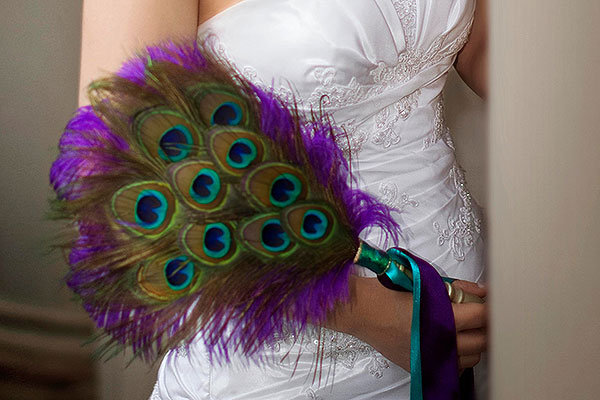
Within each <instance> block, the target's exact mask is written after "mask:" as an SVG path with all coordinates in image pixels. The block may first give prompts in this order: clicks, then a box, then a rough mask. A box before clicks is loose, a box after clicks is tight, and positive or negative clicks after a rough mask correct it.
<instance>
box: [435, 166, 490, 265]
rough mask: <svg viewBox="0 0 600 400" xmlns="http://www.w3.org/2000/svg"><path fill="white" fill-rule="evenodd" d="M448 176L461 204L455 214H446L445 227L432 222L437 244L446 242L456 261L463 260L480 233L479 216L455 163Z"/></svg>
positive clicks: (462, 174) (461, 172) (441, 244)
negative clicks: (452, 181) (451, 179)
mask: <svg viewBox="0 0 600 400" xmlns="http://www.w3.org/2000/svg"><path fill="white" fill-rule="evenodd" d="M450 177H451V178H453V180H454V186H455V187H456V190H457V192H458V195H459V196H460V198H461V200H462V202H463V206H462V207H460V208H459V210H458V213H457V215H450V216H448V220H447V226H446V227H445V228H442V226H441V224H440V223H439V222H437V221H436V222H434V223H433V228H434V230H435V231H436V232H437V234H438V245H440V246H443V245H445V244H448V246H449V247H450V250H451V251H452V255H453V256H454V258H455V259H456V261H464V260H465V254H466V252H467V250H468V249H469V248H471V247H473V245H474V244H475V240H476V239H477V237H478V236H479V234H480V233H481V218H480V217H479V216H478V213H477V209H476V205H474V204H473V199H472V197H471V194H470V193H469V191H468V190H467V186H466V180H465V173H464V171H463V170H462V169H461V168H460V166H459V165H458V164H457V163H456V164H455V165H454V166H453V167H452V169H451V170H450Z"/></svg>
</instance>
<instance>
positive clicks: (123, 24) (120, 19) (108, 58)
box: [79, 0, 198, 104]
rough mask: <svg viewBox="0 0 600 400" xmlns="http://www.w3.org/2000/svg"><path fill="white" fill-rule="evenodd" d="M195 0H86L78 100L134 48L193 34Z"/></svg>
mask: <svg viewBox="0 0 600 400" xmlns="http://www.w3.org/2000/svg"><path fill="white" fill-rule="evenodd" d="M197 26H198V0H177V1H176V2H172V1H164V0H85V1H84V3H83V24H82V38H81V72H80V79H79V104H85V103H87V100H86V96H85V93H86V89H87V86H88V85H89V84H90V82H91V81H92V80H94V79H96V78H99V77H100V76H102V75H104V74H106V73H108V72H110V71H115V70H116V69H117V68H118V67H119V65H120V64H121V63H122V62H123V60H125V59H126V58H127V56H129V55H131V54H132V53H133V52H134V51H135V50H136V49H139V48H141V47H143V45H147V44H151V43H156V42H159V41H161V40H164V39H167V38H177V37H193V36H194V35H195V33H196V29H197Z"/></svg>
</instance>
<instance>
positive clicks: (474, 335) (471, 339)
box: [456, 329, 487, 356]
mask: <svg viewBox="0 0 600 400" xmlns="http://www.w3.org/2000/svg"><path fill="white" fill-rule="evenodd" d="M456 350H457V352H458V355H459V356H471V355H476V354H481V353H482V352H484V351H486V350H487V332H486V330H485V329H470V330H466V331H461V332H459V333H458V334H457V335H456Z"/></svg>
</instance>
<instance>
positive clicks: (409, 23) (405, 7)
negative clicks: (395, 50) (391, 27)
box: [392, 0, 417, 48]
mask: <svg viewBox="0 0 600 400" xmlns="http://www.w3.org/2000/svg"><path fill="white" fill-rule="evenodd" d="M392 4H393V5H394V8H395V9H396V13H397V14H398V17H399V18H400V23H401V24H402V29H403V30H404V37H405V41H406V47H407V48H412V47H414V45H415V34H416V27H417V1H416V0H394V1H393V2H392Z"/></svg>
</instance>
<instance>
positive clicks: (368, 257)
mask: <svg viewBox="0 0 600 400" xmlns="http://www.w3.org/2000/svg"><path fill="white" fill-rule="evenodd" d="M355 263H356V264H358V265H362V266H363V267H367V268H369V269H370V270H371V271H373V272H375V273H376V274H377V275H386V276H387V277H388V278H389V279H390V281H392V283H394V284H395V285H398V286H400V287H402V288H404V289H405V290H407V291H410V292H412V294H413V313H412V323H411V328H410V375H411V383H410V399H411V400H423V375H422V372H421V323H420V318H421V272H420V270H419V267H418V266H417V264H416V263H415V261H414V260H413V259H412V257H410V255H408V254H406V253H404V252H403V251H401V250H400V249H396V248H391V249H389V250H388V251H387V252H384V251H382V250H379V249H376V248H374V247H371V246H369V245H368V244H366V243H364V242H362V243H361V245H360V250H359V252H358V257H357V259H356V260H355ZM394 264H396V265H394ZM398 265H402V266H404V267H405V268H406V269H407V268H410V269H411V271H412V281H411V279H410V278H409V277H408V276H407V275H406V274H405V273H403V272H402V271H401V270H400V268H398Z"/></svg>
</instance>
